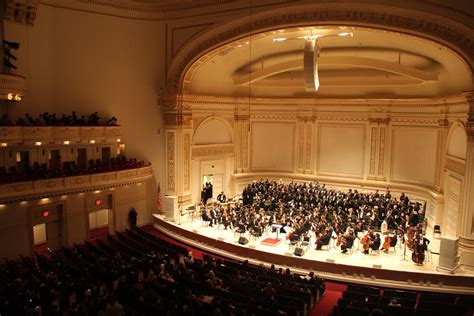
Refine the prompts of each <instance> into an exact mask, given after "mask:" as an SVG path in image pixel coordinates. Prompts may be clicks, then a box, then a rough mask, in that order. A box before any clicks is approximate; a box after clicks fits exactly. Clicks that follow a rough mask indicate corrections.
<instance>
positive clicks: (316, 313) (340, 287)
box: [309, 282, 347, 316]
mask: <svg viewBox="0 0 474 316" xmlns="http://www.w3.org/2000/svg"><path fill="white" fill-rule="evenodd" d="M346 289H347V285H345V284H339V283H333V282H326V292H325V293H324V296H323V297H322V298H321V299H320V300H319V303H318V304H317V305H316V306H315V307H314V308H313V310H312V311H311V312H310V313H309V316H326V315H329V313H331V311H332V309H333V308H334V306H335V305H336V304H337V301H338V300H339V298H341V296H342V293H343V292H344V291H345V290H346Z"/></svg>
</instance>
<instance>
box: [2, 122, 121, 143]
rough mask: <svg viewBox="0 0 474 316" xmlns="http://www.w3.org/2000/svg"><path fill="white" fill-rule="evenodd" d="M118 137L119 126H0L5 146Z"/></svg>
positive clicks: (107, 139) (114, 139)
mask: <svg viewBox="0 0 474 316" xmlns="http://www.w3.org/2000/svg"><path fill="white" fill-rule="evenodd" d="M119 137H120V126H0V142H1V143H7V144H10V143H14V144H21V143H22V144H28V143H31V144H32V145H33V143H34V142H45V143H61V142H63V141H66V140H67V141H70V142H71V143H73V142H89V141H91V140H95V141H97V142H100V141H116V140H117V138H119Z"/></svg>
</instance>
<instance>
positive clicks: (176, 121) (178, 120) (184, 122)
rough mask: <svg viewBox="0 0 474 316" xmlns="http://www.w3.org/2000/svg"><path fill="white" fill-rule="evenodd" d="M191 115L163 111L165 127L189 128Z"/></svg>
mask: <svg viewBox="0 0 474 316" xmlns="http://www.w3.org/2000/svg"><path fill="white" fill-rule="evenodd" d="M192 120H193V116H192V115H191V114H188V113H187V114H184V113H165V115H164V121H165V127H168V128H191V123H192Z"/></svg>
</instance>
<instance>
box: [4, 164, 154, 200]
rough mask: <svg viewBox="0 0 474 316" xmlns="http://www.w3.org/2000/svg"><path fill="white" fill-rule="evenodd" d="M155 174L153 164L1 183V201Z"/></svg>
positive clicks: (60, 192)
mask: <svg viewBox="0 0 474 316" xmlns="http://www.w3.org/2000/svg"><path fill="white" fill-rule="evenodd" d="M152 175H153V170H152V168H151V165H147V166H144V167H140V168H133V169H125V170H119V171H111V172H103V173H94V174H87V175H80V176H72V177H62V178H51V179H42V180H33V181H23V182H13V183H6V184H2V185H0V203H2V202H5V201H6V200H12V199H18V198H19V197H22V198H23V197H28V196H41V195H44V194H45V193H58V194H62V193H63V192H70V191H76V190H80V189H87V188H90V187H100V186H107V185H114V184H120V183H123V182H129V181H135V180H137V181H139V180H140V181H141V180H143V181H144V180H147V179H150V178H151V177H152Z"/></svg>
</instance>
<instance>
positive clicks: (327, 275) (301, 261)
mask: <svg viewBox="0 0 474 316" xmlns="http://www.w3.org/2000/svg"><path fill="white" fill-rule="evenodd" d="M153 219H154V224H153V226H154V228H155V229H157V230H158V231H160V232H162V233H163V234H165V235H167V236H169V237H170V238H173V239H175V240H177V241H179V242H181V243H183V244H186V245H189V246H191V247H193V248H197V249H200V250H202V251H205V252H209V253H212V254H215V255H217V256H220V257H225V258H230V259H237V260H248V261H249V262H250V263H252V264H256V265H258V264H263V265H265V266H268V267H269V266H270V265H271V264H274V265H275V266H276V267H277V268H279V267H283V268H287V267H289V268H290V269H291V270H292V271H295V272H298V273H302V274H307V273H308V272H309V271H314V272H315V273H316V274H317V275H318V276H320V277H322V278H323V279H326V280H333V281H337V282H347V283H357V284H365V285H371V286H380V287H389V288H399V289H406V290H417V291H431V292H440V293H456V294H474V276H466V275H455V274H440V273H433V274H432V273H423V272H412V271H395V270H388V269H383V268H368V267H360V266H356V265H348V264H339V263H335V262H327V261H326V262H321V261H315V260H308V259H305V258H304V257H297V256H293V255H291V256H289V255H280V254H273V253H269V252H264V251H259V250H257V249H255V248H253V247H250V246H241V245H236V244H232V243H229V242H226V241H224V240H220V239H215V238H210V237H207V236H203V235H201V234H197V233H194V232H192V231H189V230H186V229H183V228H182V227H180V226H177V225H175V224H173V223H170V222H167V221H166V220H164V219H163V218H162V217H161V216H160V215H157V214H153Z"/></svg>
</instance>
